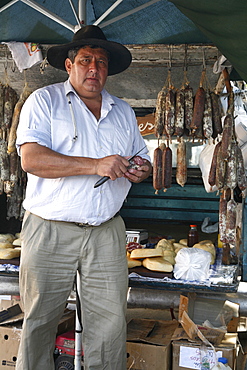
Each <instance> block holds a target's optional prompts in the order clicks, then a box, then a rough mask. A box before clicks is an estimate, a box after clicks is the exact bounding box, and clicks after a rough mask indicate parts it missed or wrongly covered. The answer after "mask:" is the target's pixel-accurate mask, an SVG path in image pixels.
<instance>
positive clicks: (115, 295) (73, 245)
mask: <svg viewBox="0 0 247 370" xmlns="http://www.w3.org/2000/svg"><path fill="white" fill-rule="evenodd" d="M22 239H23V243H22V255H21V266H20V294H21V299H22V303H23V307H24V313H25V318H24V323H23V330H22V337H21V342H20V347H19V353H18V358H17V365H16V370H44V369H46V370H53V369H54V360H53V351H54V343H55V338H56V330H57V325H58V322H59V319H60V318H61V316H62V314H63V311H64V308H65V304H66V300H67V298H68V296H69V295H70V293H71V290H72V287H73V283H74V279H75V275H76V271H77V270H78V271H79V273H80V278H81V287H80V288H81V301H82V302H81V304H82V312H83V315H82V316H83V322H82V324H83V333H82V334H83V336H82V340H83V350H84V362H85V365H84V369H85V370H126V321H125V320H126V307H127V288H128V274H127V262H126V250H125V243H126V234H125V226H124V222H123V220H122V218H121V217H120V216H118V217H116V218H113V219H111V220H109V221H107V222H105V223H103V224H102V225H100V226H95V227H93V226H92V227H83V228H81V227H79V226H76V225H75V224H74V223H71V222H60V221H49V220H44V219H42V218H40V217H37V216H35V215H33V214H31V213H30V212H26V213H25V217H24V220H23V226H22Z"/></svg>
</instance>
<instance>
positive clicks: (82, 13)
mask: <svg viewBox="0 0 247 370" xmlns="http://www.w3.org/2000/svg"><path fill="white" fill-rule="evenodd" d="M86 3H87V0H78V15H79V20H80V24H81V25H84V26H86V24H87V13H86Z"/></svg>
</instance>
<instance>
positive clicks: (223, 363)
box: [211, 357, 232, 370]
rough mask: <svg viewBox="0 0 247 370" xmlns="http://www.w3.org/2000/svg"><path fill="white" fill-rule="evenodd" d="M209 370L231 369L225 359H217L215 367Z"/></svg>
mask: <svg viewBox="0 0 247 370" xmlns="http://www.w3.org/2000/svg"><path fill="white" fill-rule="evenodd" d="M211 370H232V368H231V367H230V366H229V365H228V360H227V358H226V357H219V358H218V363H217V365H214V367H212V369H211Z"/></svg>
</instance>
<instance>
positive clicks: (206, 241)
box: [199, 240, 214, 245]
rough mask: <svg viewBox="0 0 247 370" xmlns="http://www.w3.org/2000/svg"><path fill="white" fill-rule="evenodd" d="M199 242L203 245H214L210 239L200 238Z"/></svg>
mask: <svg viewBox="0 0 247 370" xmlns="http://www.w3.org/2000/svg"><path fill="white" fill-rule="evenodd" d="M199 244H202V245H204V244H213V245H214V243H213V242H212V240H201V241H200V242H199Z"/></svg>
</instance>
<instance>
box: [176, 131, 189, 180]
mask: <svg viewBox="0 0 247 370" xmlns="http://www.w3.org/2000/svg"><path fill="white" fill-rule="evenodd" d="M176 181H177V183H178V184H179V185H180V186H182V187H183V186H184V185H185V184H186V182H187V161H186V144H185V141H184V140H183V138H181V141H180V142H179V143H178V147H177V169H176Z"/></svg>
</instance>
